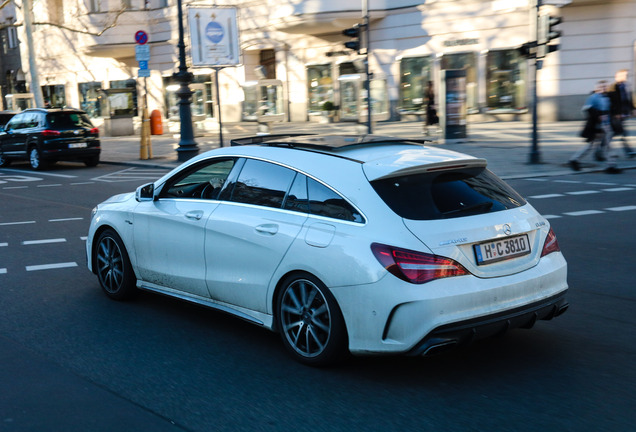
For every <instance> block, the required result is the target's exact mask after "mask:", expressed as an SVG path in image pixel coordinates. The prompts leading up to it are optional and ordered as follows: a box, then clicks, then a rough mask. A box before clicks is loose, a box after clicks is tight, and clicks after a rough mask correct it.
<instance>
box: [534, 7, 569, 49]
mask: <svg viewBox="0 0 636 432" xmlns="http://www.w3.org/2000/svg"><path fill="white" fill-rule="evenodd" d="M562 22H563V18H561V17H556V16H550V15H549V14H543V15H539V19H538V21H537V43H538V44H539V45H544V44H547V43H549V42H550V41H551V40H553V39H558V38H560V37H561V31H560V30H558V29H556V28H555V27H556V26H558V25H559V24H561V23H562Z"/></svg>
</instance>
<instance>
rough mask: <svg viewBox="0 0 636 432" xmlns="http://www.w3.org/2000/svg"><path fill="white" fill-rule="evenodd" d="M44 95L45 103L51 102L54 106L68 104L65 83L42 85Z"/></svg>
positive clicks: (60, 106)
mask: <svg viewBox="0 0 636 432" xmlns="http://www.w3.org/2000/svg"><path fill="white" fill-rule="evenodd" d="M42 96H43V97H44V103H45V105H46V104H50V105H51V106H52V107H54V108H63V107H65V106H66V90H65V86H64V85H63V84H56V85H45V86H42Z"/></svg>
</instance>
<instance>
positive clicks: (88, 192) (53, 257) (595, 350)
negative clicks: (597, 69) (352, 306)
mask: <svg viewBox="0 0 636 432" xmlns="http://www.w3.org/2000/svg"><path fill="white" fill-rule="evenodd" d="M163 172H165V171H162V170H158V169H142V168H134V167H124V166H113V165H100V166H98V167H96V168H84V167H83V166H80V165H74V164H58V166H56V167H55V168H54V169H53V170H51V171H47V172H45V173H42V174H40V173H33V172H32V171H29V170H28V169H27V168H26V166H20V165H15V166H14V167H13V169H0V311H1V312H0V314H1V315H0V431H3V432H4V431H6V432H13V431H20V432H25V431H64V432H72V431H82V432H86V431H110V432H112V431H312V432H315V431H404V430H409V431H411V430H413V431H440V430H443V431H537V430H543V431H577V432H581V431H594V432H598V431H628V430H634V424H635V423H636V413H635V411H634V407H636V392H635V391H634V389H635V388H636V370H635V368H634V365H635V364H636V344H635V342H636V337H635V336H634V335H635V334H636V314H634V310H635V305H636V286H635V283H634V280H635V278H636V270H635V269H634V263H635V260H634V256H635V254H634V251H633V249H634V245H635V244H634V240H633V239H634V238H636V228H635V227H634V221H635V220H636V218H635V216H636V170H631V171H626V172H624V173H623V174H621V175H615V176H610V175H607V174H602V173H595V174H579V175H569V176H562V177H548V178H534V179H519V180H514V181H511V182H510V183H511V184H512V185H513V186H514V187H515V188H516V189H517V190H518V191H520V192H521V193H522V194H523V195H524V196H526V197H529V198H528V199H529V201H530V202H531V203H532V204H533V205H534V206H535V207H536V208H537V209H538V210H539V211H540V212H542V213H543V214H544V215H547V216H548V217H549V219H550V222H551V223H552V225H553V227H554V229H555V231H556V233H557V237H558V239H559V243H560V245H561V249H562V250H563V252H564V254H565V256H566V258H567V259H568V263H569V283H570V293H569V301H570V305H571V306H570V310H569V311H568V312H567V313H566V314H565V315H563V316H562V317H559V318H557V319H555V320H553V321H550V322H539V323H537V325H536V326H535V328H533V329H532V330H515V331H512V332H510V333H508V334H506V335H505V336H502V337H499V338H496V339H491V340H486V341H482V342H479V343H477V344H474V345H472V346H470V347H468V348H466V349H461V350H457V351H453V352H449V353H446V354H443V355H440V356H436V357H431V358H402V357H380V358H368V357H367V358H353V359H351V360H350V361H348V362H347V363H345V364H344V365H341V366H339V367H335V368H330V369H313V368H309V367H305V366H302V365H300V364H298V363H295V362H294V361H293V360H291V359H290V358H289V357H288V356H287V355H286V353H285V352H284V349H283V347H282V344H281V342H280V340H279V339H278V336H277V335H275V334H272V333H270V332H268V331H266V330H263V329H260V328H258V327H254V326H252V325H250V324H247V323H245V322H243V321H241V320H239V319H236V318H233V317H229V316H226V315H224V314H222V313H219V312H215V311H210V310H207V309H204V308H201V307H198V306H194V305H190V304H187V303H184V302H179V301H175V300H172V299H167V298H164V297H161V296H158V295H153V294H149V293H148V294H142V295H141V296H140V297H139V298H138V299H137V300H136V301H134V302H127V303H120V302H114V301H111V300H109V299H107V298H106V296H105V295H103V294H102V293H101V291H100V289H99V286H98V282H97V279H96V277H95V276H94V275H92V274H91V273H89V272H88V270H87V269H86V267H85V252H84V238H83V236H85V235H86V233H87V229H88V224H89V219H90V211H91V209H92V208H93V206H94V205H95V204H97V203H98V202H100V201H102V200H103V199H105V198H107V197H108V196H110V195H113V194H115V193H120V192H126V191H131V190H134V188H135V187H136V186H137V185H139V184H142V183H145V182H148V181H151V180H152V179H155V178H157V177H159V176H160V175H161V174H162V173H163Z"/></svg>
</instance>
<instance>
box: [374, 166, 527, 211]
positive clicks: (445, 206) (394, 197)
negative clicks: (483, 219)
mask: <svg viewBox="0 0 636 432" xmlns="http://www.w3.org/2000/svg"><path fill="white" fill-rule="evenodd" d="M371 184H372V185H373V188H374V189H375V191H376V192H377V193H378V195H380V197H381V198H382V199H383V200H384V202H385V203H386V204H387V205H388V206H389V207H390V208H391V210H393V211H394V212H395V213H397V214H398V215H399V216H400V217H403V218H405V219H413V220H433V219H450V218H456V217H463V216H472V215H478V214H484V213H491V212H496V211H501V210H507V209H511V208H515V207H520V206H523V205H525V203H526V202H525V200H524V199H523V198H522V197H521V195H519V194H518V193H517V192H515V191H514V190H513V189H512V188H511V187H510V186H508V185H507V184H506V183H504V182H503V180H501V179H500V178H498V177H497V176H496V175H494V174H493V173H492V172H490V171H488V170H487V169H485V168H471V169H465V170H455V171H443V172H438V173H424V174H415V175H405V176H402V177H393V178H390V179H382V180H375V181H373V182H371Z"/></svg>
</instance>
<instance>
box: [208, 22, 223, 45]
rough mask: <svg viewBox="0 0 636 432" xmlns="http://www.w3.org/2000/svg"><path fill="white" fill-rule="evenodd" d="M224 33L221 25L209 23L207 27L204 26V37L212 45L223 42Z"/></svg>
mask: <svg viewBox="0 0 636 432" xmlns="http://www.w3.org/2000/svg"><path fill="white" fill-rule="evenodd" d="M223 36H224V32H223V27H221V24H219V23H217V22H215V21H210V22H209V23H208V25H207V26H205V37H207V38H208V39H209V40H210V41H211V42H212V43H219V42H221V40H223Z"/></svg>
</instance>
